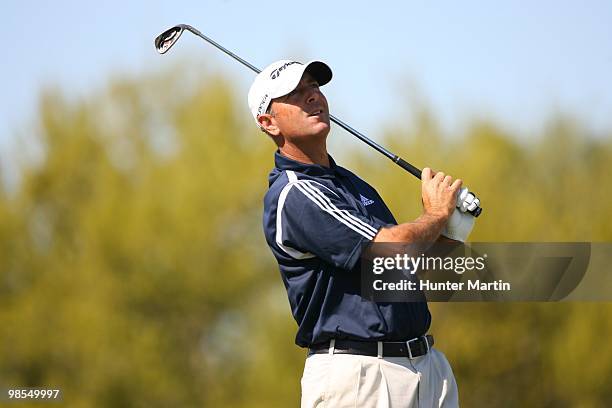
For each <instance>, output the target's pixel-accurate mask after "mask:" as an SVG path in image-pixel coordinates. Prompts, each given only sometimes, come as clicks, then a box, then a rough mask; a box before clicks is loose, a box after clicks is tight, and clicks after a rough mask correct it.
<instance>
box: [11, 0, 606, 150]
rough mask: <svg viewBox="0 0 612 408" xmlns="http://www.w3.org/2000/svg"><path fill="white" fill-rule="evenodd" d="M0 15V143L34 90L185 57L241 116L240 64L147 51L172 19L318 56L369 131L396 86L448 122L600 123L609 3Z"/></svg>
mask: <svg viewBox="0 0 612 408" xmlns="http://www.w3.org/2000/svg"><path fill="white" fill-rule="evenodd" d="M3 15H4V18H3V23H2V25H0V32H1V35H2V38H3V40H4V46H5V49H4V52H3V57H2V64H0V74H1V76H2V78H3V79H4V81H3V96H4V97H3V98H2V100H1V101H0V151H1V150H3V149H4V148H5V147H6V146H8V145H10V144H11V142H12V141H13V140H14V138H15V135H16V134H17V133H19V132H24V131H27V127H26V124H27V123H28V121H29V118H31V117H32V116H33V115H34V113H35V110H36V101H37V95H38V93H39V91H40V89H41V87H43V86H45V85H59V86H61V88H62V89H64V90H66V91H67V92H68V93H69V94H71V95H77V96H78V95H87V94H88V93H90V92H92V90H95V89H99V88H101V87H103V86H104V84H105V81H106V80H107V79H108V78H109V76H110V75H112V74H117V73H121V72H127V73H131V74H137V73H139V72H142V71H147V70H150V69H152V68H153V69H158V68H159V69H162V68H163V67H164V66H166V65H171V64H173V63H175V62H176V61H177V60H178V59H179V58H183V57H186V56H194V57H196V58H197V59H199V60H202V61H206V63H207V64H209V65H210V66H211V67H212V68H213V69H215V70H217V71H218V70H223V71H225V73H226V75H227V76H228V77H229V78H232V79H233V80H234V82H235V87H236V91H237V92H239V93H242V94H243V95H244V99H245V103H244V113H245V115H248V109H247V106H246V92H247V90H248V86H249V83H250V81H251V79H252V78H253V76H252V73H251V72H250V71H249V70H248V69H246V68H243V67H242V66H240V65H239V64H238V63H236V62H234V61H232V60H231V59H229V58H228V57H227V56H225V55H224V54H222V53H221V52H219V51H217V50H215V49H214V48H213V47H211V46H209V45H207V44H205V43H203V42H200V40H199V39H197V38H196V37H193V36H190V35H189V34H186V35H185V38H184V39H182V40H181V43H180V44H179V46H178V47H177V49H173V50H172V51H171V52H170V53H169V54H167V55H166V56H163V57H161V56H159V55H157V53H156V52H155V50H154V48H153V45H152V42H153V38H154V37H155V36H156V35H157V34H158V33H159V32H161V31H163V30H164V29H166V28H168V27H170V26H172V25H175V24H177V23H180V22H185V23H189V24H191V25H193V26H195V27H197V28H199V29H200V30H201V31H203V32H204V33H206V34H207V35H209V36H210V37H212V38H213V39H215V40H216V41H218V42H220V43H221V44H223V45H225V46H226V47H227V48H229V49H231V50H233V51H234V52H236V53H237V54H239V55H241V56H242V57H244V58H245V59H247V60H249V61H250V62H252V63H253V64H255V65H257V66H259V67H263V66H265V65H267V64H268V63H270V62H272V61H274V60H277V59H281V58H285V57H292V58H300V59H312V58H317V59H322V60H324V61H326V62H328V63H329V65H330V66H331V67H332V69H333V71H334V79H333V81H332V82H331V83H330V84H329V85H328V86H326V87H325V88H324V90H325V92H326V94H327V96H328V98H329V100H330V106H331V110H332V113H334V114H336V115H337V116H339V117H340V118H342V119H344V120H345V121H347V122H349V123H350V124H351V125H352V126H354V127H355V128H357V129H360V130H362V131H363V132H364V133H366V134H368V135H370V136H371V137H373V138H375V139H376V138H377V136H378V134H379V133H380V129H381V127H385V126H386V125H388V124H396V123H402V122H403V121H405V120H407V118H408V117H409V116H408V112H409V108H410V105H409V103H408V102H409V101H410V98H407V97H406V95H407V94H409V95H418V98H424V99H425V100H426V101H428V103H429V104H430V105H431V106H432V107H433V108H434V109H435V111H436V112H437V113H439V115H440V117H441V119H442V120H443V126H444V128H445V129H447V130H451V131H453V130H458V129H460V128H461V126H462V125H464V124H463V123H462V122H461V120H463V119H464V118H465V117H466V116H478V117H491V118H494V119H496V120H498V121H499V122H500V123H502V124H503V125H505V126H507V127H508V128H510V129H513V130H519V131H521V132H524V133H526V134H528V133H530V132H531V133H535V132H537V130H538V129H540V128H541V126H542V125H543V123H544V121H545V120H546V119H547V118H548V117H550V114H552V113H554V112H559V111H561V112H572V113H573V114H575V115H577V116H578V117H579V118H580V119H582V120H584V122H585V123H586V124H588V126H589V128H590V129H592V131H593V132H595V133H596V132H602V131H603V130H605V129H611V128H612V92H611V91H612V79H611V75H610V73H611V72H612V42H611V39H612V2H609V1H536V2H519V1H514V2H499V1H498V2H490V1H462V2H456V1H436V2H414V1H397V2H385V1H376V2H373V1H368V2H366V1H351V2H339V1H335V2H334V1H319V0H316V1H310V2H289V1H285V2H282V1H268V0H264V1H258V2H241V1H234V0H225V1H182V2H169V1H166V2H159V3H155V2H145V1H131V2H124V1H121V2H120V1H114V0H111V1H104V2H102V1H97V2H87V1H54V2H40V1H31V0H23V1H10V2H9V4H6V5H5V6H4V7H3ZM187 37H190V38H189V39H187ZM407 91H410V93H407Z"/></svg>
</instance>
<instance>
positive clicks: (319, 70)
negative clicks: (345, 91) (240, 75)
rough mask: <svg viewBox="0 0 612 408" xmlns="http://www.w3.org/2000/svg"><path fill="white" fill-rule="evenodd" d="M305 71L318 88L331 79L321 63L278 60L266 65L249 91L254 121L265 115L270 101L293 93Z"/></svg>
mask: <svg viewBox="0 0 612 408" xmlns="http://www.w3.org/2000/svg"><path fill="white" fill-rule="evenodd" d="M305 71H308V72H309V73H310V74H311V75H312V76H313V77H314V78H315V79H316V80H317V82H318V83H319V85H320V86H323V85H325V84H326V83H328V82H329V81H330V80H331V78H332V71H331V69H330V68H329V66H327V64H325V63H324V62H321V61H311V62H309V63H307V64H302V63H301V62H297V61H292V60H280V61H276V62H273V63H272V64H270V65H268V66H267V67H266V68H265V69H264V70H263V71H261V72H260V73H259V74H257V76H256V77H255V80H254V81H253V84H252V85H251V89H249V109H251V113H252V114H253V117H254V118H255V121H257V117H258V116H259V115H261V114H264V113H266V111H267V110H268V106H269V105H270V102H271V101H272V99H274V98H280V97H281V96H284V95H287V94H288V93H289V92H291V91H293V90H294V89H295V87H296V86H298V84H299V83H300V80H301V79H302V75H303V74H304V72H305ZM258 124H259V123H258Z"/></svg>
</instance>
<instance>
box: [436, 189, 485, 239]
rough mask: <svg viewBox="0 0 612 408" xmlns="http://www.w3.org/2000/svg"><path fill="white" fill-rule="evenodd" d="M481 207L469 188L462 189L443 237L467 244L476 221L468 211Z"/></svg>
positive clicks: (443, 231)
mask: <svg viewBox="0 0 612 408" xmlns="http://www.w3.org/2000/svg"><path fill="white" fill-rule="evenodd" d="M479 205H480V200H479V199H477V198H476V196H475V195H474V194H472V193H470V192H469V191H468V189H467V188H465V187H462V188H461V190H460V191H459V194H457V208H455V209H454V210H453V213H452V214H451V216H450V218H449V219H448V222H447V224H446V227H444V229H443V230H442V235H444V236H445V237H447V238H450V239H454V240H455V241H461V242H465V241H466V240H467V237H468V235H470V232H472V229H473V228H474V221H476V218H475V217H474V216H473V215H472V214H470V213H468V212H467V211H472V210H474V209H475V208H476V207H478V206H479Z"/></svg>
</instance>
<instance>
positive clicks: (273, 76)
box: [270, 61, 302, 79]
mask: <svg viewBox="0 0 612 408" xmlns="http://www.w3.org/2000/svg"><path fill="white" fill-rule="evenodd" d="M293 64H300V65H302V63H301V62H297V61H291V62H285V63H284V64H283V65H281V66H280V67H279V68H276V69H275V70H273V71H272V72H271V73H270V79H276V78H278V76H279V75H280V73H281V72H282V71H283V69H285V68H287V67H288V66H289V65H293Z"/></svg>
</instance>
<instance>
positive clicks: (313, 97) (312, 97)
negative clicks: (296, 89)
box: [306, 89, 321, 104]
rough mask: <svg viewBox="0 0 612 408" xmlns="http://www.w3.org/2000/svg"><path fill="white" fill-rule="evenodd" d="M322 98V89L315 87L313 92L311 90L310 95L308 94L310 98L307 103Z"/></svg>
mask: <svg viewBox="0 0 612 408" xmlns="http://www.w3.org/2000/svg"><path fill="white" fill-rule="evenodd" d="M320 98H321V91H320V90H319V89H313V90H312V92H310V95H308V99H307V100H306V103H308V104H310V103H313V102H316V101H318V100H319V99H320Z"/></svg>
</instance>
